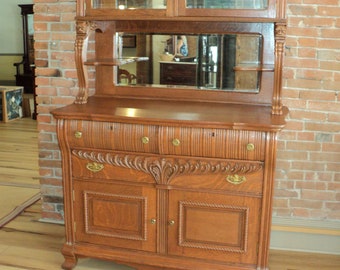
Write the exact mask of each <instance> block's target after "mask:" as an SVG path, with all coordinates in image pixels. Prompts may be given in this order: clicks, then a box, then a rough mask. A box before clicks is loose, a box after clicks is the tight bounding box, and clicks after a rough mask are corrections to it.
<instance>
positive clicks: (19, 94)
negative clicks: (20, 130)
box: [0, 86, 24, 122]
mask: <svg viewBox="0 0 340 270" xmlns="http://www.w3.org/2000/svg"><path fill="white" fill-rule="evenodd" d="M23 92H24V89H23V87H21V86H16V87H6V86H0V104H1V108H0V113H1V116H2V121H3V122H8V121H11V120H15V119H18V118H22V113H23V112H22V101H23Z"/></svg>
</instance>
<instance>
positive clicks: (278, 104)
mask: <svg viewBox="0 0 340 270" xmlns="http://www.w3.org/2000/svg"><path fill="white" fill-rule="evenodd" d="M286 31H287V25H286V23H276V24H275V59H276V61H275V73H274V82H276V83H275V85H274V93H273V106H272V114H276V115H282V114H283V111H282V101H281V96H282V67H283V56H284V49H285V42H286Z"/></svg>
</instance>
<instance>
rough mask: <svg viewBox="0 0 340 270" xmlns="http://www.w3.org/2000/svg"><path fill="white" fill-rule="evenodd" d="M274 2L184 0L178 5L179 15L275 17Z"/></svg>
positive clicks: (255, 0) (264, 0)
mask: <svg viewBox="0 0 340 270" xmlns="http://www.w3.org/2000/svg"><path fill="white" fill-rule="evenodd" d="M281 1H282V0H281ZM275 3H276V0H230V1H225V0H222V1H221V0H185V1H179V3H178V6H179V15H181V16H236V17H264V18H275V16H276V13H275Z"/></svg>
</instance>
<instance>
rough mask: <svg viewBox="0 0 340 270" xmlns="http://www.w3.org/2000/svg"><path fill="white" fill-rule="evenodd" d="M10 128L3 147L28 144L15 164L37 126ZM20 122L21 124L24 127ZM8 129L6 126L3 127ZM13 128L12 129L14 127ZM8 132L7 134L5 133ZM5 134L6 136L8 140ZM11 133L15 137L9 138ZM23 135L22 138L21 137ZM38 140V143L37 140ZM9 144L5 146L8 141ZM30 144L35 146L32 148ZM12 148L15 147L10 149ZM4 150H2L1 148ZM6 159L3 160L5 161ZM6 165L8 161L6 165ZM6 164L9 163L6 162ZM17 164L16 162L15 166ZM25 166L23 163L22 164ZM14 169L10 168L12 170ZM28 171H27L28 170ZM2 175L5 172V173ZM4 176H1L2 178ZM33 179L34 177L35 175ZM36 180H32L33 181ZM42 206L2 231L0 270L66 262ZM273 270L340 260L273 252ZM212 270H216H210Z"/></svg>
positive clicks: (86, 266)
mask: <svg viewBox="0 0 340 270" xmlns="http://www.w3.org/2000/svg"><path fill="white" fill-rule="evenodd" d="M17 121H18V122H16V121H15V122H11V123H8V124H3V123H1V124H0V138H1V147H5V148H6V149H8V150H9V149H13V148H12V147H14V145H15V144H14V145H13V141H14V137H15V138H16V139H17V140H18V142H19V141H23V142H25V146H24V147H23V146H22V147H17V148H15V147H14V148H15V149H17V150H16V151H14V153H13V154H12V155H9V156H8V161H7V162H8V163H7V164H12V165H13V162H14V161H16V160H20V159H21V158H22V155H23V151H27V150H28V149H36V145H34V144H36V143H37V136H34V135H33V136H31V139H30V140H27V138H26V137H27V132H29V133H31V135H32V134H34V132H35V127H36V123H35V122H34V121H33V120H30V119H28V118H26V119H23V120H17ZM19 121H22V122H21V123H20V122H19ZM4 125H6V126H4ZM11 126H12V127H11ZM4 130H5V131H4ZM4 133H7V135H6V136H5V135H4ZM11 133H12V135H10V134H11ZM20 134H21V135H20ZM34 138H35V139H34ZM7 139H8V142H7V143H6V140H7ZM29 144H32V145H31V146H30V145H29ZM10 145H12V146H10ZM0 149H2V148H0ZM3 158H4V157H2V159H3ZM4 162H5V161H4ZM5 163H6V162H5ZM14 163H15V162H14ZM20 164H22V163H20ZM9 167H11V166H9ZM23 167H24V168H22V170H23V171H27V167H29V168H37V165H33V164H31V166H26V165H23ZM25 168H26V169H25ZM18 170H19V171H20V170H21V169H20V168H17V169H16V170H12V169H9V170H8V171H7V172H6V175H8V174H13V175H12V178H13V179H15V178H16V177H18V179H19V180H20V182H22V181H24V179H25V177H24V174H22V173H20V172H19V173H18V172H17V171H18ZM2 172H3V171H2ZM2 172H0V177H1V174H2ZM32 175H35V174H34V173H32ZM32 179H33V180H32ZM32 179H31V178H30V177H28V180H27V181H28V182H30V181H33V182H34V181H35V180H36V179H35V177H33V178H32ZM40 209H41V205H40V203H37V204H35V205H33V206H31V207H30V208H28V209H26V211H24V212H23V213H22V214H21V215H20V216H19V217H17V218H16V219H15V220H13V221H12V222H10V223H8V224H7V225H6V226H5V227H3V228H2V229H1V230H0V239H1V240H0V270H23V269H25V270H57V269H60V265H61V263H62V262H63V257H62V255H61V253H60V248H61V246H62V244H63V242H64V226H63V225H57V224H48V223H43V222H40V221H39V218H40ZM269 261H270V263H269V266H270V270H339V269H340V256H334V255H322V254H308V253H298V252H287V251H275V250H272V251H271V252H270V258H269ZM128 269H132V268H129V267H126V266H122V265H117V264H114V263H112V262H104V261H99V260H93V259H81V260H79V264H78V266H77V267H76V268H75V270H128ZM207 270H213V269H207Z"/></svg>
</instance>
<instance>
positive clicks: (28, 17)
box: [14, 4, 36, 119]
mask: <svg viewBox="0 0 340 270" xmlns="http://www.w3.org/2000/svg"><path fill="white" fill-rule="evenodd" d="M18 6H19V7H20V9H21V16H22V30H23V45H24V46H23V48H24V54H23V56H22V61H21V62H19V63H14V66H15V67H16V75H15V81H16V85H17V86H23V87H24V92H25V94H33V98H34V112H33V116H32V117H33V118H34V119H36V96H35V87H36V85H35V65H34V36H33V14H34V11H33V4H27V5H18Z"/></svg>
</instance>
